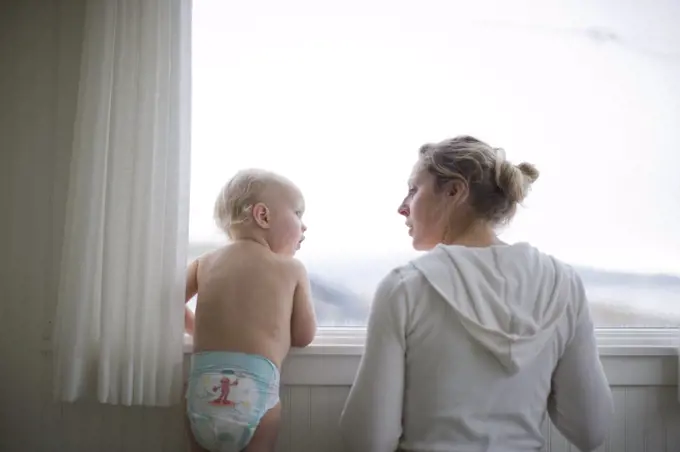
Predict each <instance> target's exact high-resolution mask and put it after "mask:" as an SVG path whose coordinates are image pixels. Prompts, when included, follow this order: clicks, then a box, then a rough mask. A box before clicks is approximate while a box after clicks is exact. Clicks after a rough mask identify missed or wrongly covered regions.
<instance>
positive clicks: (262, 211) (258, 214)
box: [252, 202, 270, 229]
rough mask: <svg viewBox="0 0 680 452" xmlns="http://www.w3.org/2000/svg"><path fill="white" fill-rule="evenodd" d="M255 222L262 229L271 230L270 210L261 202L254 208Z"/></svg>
mask: <svg viewBox="0 0 680 452" xmlns="http://www.w3.org/2000/svg"><path fill="white" fill-rule="evenodd" d="M252 212H253V220H255V223H256V224H257V225H258V226H259V227H261V228H262V229H269V225H270V223H269V219H270V218H269V217H270V215H269V209H268V208H267V206H266V205H265V204H263V203H261V202H258V203H257V204H255V205H254V206H253V210H252Z"/></svg>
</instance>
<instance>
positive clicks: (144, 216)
mask: <svg viewBox="0 0 680 452" xmlns="http://www.w3.org/2000/svg"><path fill="white" fill-rule="evenodd" d="M190 35H191V3H190V1H189V0H107V1H101V0H89V1H88V3H87V10H86V16H85V31H84V36H83V53H82V61H81V70H80V86H79V94H78V96H79V97H78V108H77V115H76V120H75V124H74V143H73V157H72V161H71V168H70V180H69V191H68V198H67V206H66V209H67V211H66V218H67V219H66V225H65V232H64V241H63V254H62V256H63V258H62V265H61V279H60V287H59V297H58V303H57V310H56V319H55V326H54V332H53V349H54V360H55V362H54V370H55V378H54V391H55V396H56V398H57V399H58V400H63V401H74V400H77V399H80V398H90V397H95V396H96V398H97V399H98V400H99V401H100V402H102V403H110V404H123V405H147V406H168V405H172V404H174V403H178V402H179V400H180V393H181V386H182V385H181V379H182V360H183V355H182V343H183V337H184V335H183V318H184V317H183V312H184V311H183V305H184V300H183V297H184V269H185V267H186V252H187V250H186V246H187V245H186V244H187V239H188V213H189V174H190V167H189V157H190V155H189V153H190V102H191V100H190V97H191V96H190V89H191V88H190V86H191V80H190V74H191V70H190V64H191V62H190V56H191V55H190V53H191V52H190V49H191V45H190Z"/></svg>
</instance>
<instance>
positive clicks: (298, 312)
mask: <svg viewBox="0 0 680 452" xmlns="http://www.w3.org/2000/svg"><path fill="white" fill-rule="evenodd" d="M293 262H294V265H295V275H296V277H297V286H296V287H295V294H294V295H293V314H292V316H291V321H290V345H292V346H293V347H306V346H308V345H309V344H311V342H312V341H313V340H314V336H315V335H316V315H315V314H314V305H313V303H312V295H311V292H312V291H311V289H310V287H309V278H308V277H307V270H306V269H305V267H304V265H302V263H301V262H299V261H297V260H295V261H293Z"/></svg>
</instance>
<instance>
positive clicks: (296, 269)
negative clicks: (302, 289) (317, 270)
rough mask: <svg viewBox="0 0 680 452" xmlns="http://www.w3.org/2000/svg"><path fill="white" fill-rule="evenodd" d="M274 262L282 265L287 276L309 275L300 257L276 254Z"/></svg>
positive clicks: (301, 276)
mask: <svg viewBox="0 0 680 452" xmlns="http://www.w3.org/2000/svg"><path fill="white" fill-rule="evenodd" d="M272 263H273V264H274V265H276V266H278V267H280V268H281V269H282V270H283V272H284V273H285V274H286V275H287V276H290V277H292V278H297V279H300V278H306V277H307V269H306V268H305V265H304V264H303V263H302V261H300V260H299V259H296V258H294V257H289V256H281V255H275V258H274V259H273V261H272Z"/></svg>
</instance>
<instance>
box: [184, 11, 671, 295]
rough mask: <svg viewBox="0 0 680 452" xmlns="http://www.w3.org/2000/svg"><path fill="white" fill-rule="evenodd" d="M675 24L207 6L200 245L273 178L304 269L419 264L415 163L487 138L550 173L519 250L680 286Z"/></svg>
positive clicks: (666, 15)
mask: <svg viewBox="0 0 680 452" xmlns="http://www.w3.org/2000/svg"><path fill="white" fill-rule="evenodd" d="M678 23H680V3H677V2H672V1H666V2H654V3H651V4H645V3H642V2H637V3H635V2H628V3H625V4H622V3H619V2H615V1H598V2H586V1H570V2H566V1H563V2H526V1H524V2H518V1H511V2H501V1H494V2H486V1H481V2H470V1H467V2H462V1H440V2H432V1H422V2H392V1H390V2H388V1H386V0H369V1H358V0H350V1H344V2H331V3H329V2H311V1H300V0H292V1H289V2H275V1H273V0H269V1H255V2H236V1H224V0H197V1H195V2H194V30H193V33H194V37H193V118H192V121H193V138H192V185H191V220H190V221H191V225H190V239H191V241H192V242H194V243H196V242H216V241H221V240H222V237H221V235H220V233H219V232H218V231H217V230H216V227H215V226H214V223H213V220H212V206H213V202H214V199H215V196H216V195H217V193H218V190H219V189H220V187H221V186H222V185H223V184H224V183H225V182H226V180H227V179H228V178H229V177H230V176H231V175H232V174H233V173H234V172H235V171H236V170H238V169H240V168H243V167H249V166H257V167H264V168H268V169H271V170H274V171H279V172H281V173H283V174H285V175H286V176H288V177H290V178H291V179H293V180H294V181H295V182H297V183H298V184H299V185H300V187H301V188H302V190H303V191H304V193H305V195H306V200H307V213H306V214H305V221H306V223H307V225H308V227H309V231H308V233H307V240H306V241H305V243H304V244H303V251H302V252H301V253H300V257H301V258H302V259H303V260H304V261H306V262H320V261H333V260H344V261H347V262H352V261H355V260H362V259H390V258H391V257H392V256H395V255H400V256H401V255H406V256H407V255H408V253H409V250H410V242H409V237H408V235H407V233H406V228H405V227H404V222H403V219H402V218H401V217H399V216H398V215H397V213H396V209H397V206H398V204H399V202H400V201H401V199H402V197H403V196H404V195H405V192H406V180H407V178H408V175H409V172H410V169H411V166H412V164H413V163H414V161H415V158H416V153H417V149H418V147H419V146H420V145H421V144H422V143H424V142H428V141H438V140H441V139H443V138H446V137H450V136H454V135H458V134H472V135H474V136H477V137H478V138H480V139H482V140H484V141H487V142H489V143H490V144H491V145H493V146H500V147H503V148H505V149H506V152H507V155H508V157H509V158H510V159H511V160H513V161H515V162H519V161H522V160H525V161H529V162H532V163H534V164H535V165H536V166H537V167H538V169H539V170H540V171H541V176H540V178H539V180H538V181H537V182H536V184H535V185H534V188H533V191H532V193H531V194H530V195H529V197H528V199H527V200H526V202H525V208H524V209H520V211H519V212H518V215H517V217H516V219H515V220H514V222H513V223H512V225H511V226H510V227H509V228H507V229H506V230H505V231H504V234H503V238H504V239H506V240H508V241H511V242H515V241H530V242H531V243H533V244H534V245H536V246H538V247H539V248H542V249H543V250H544V251H546V252H549V253H553V254H555V255H557V256H558V257H560V258H562V259H563V260H565V261H567V262H570V263H573V264H576V265H581V266H585V267H592V268H597V269H603V270H616V271H626V272H635V273H655V272H661V273H666V274H676V275H677V274H680V234H679V233H678V224H680V177H678V175H677V173H678V171H679V168H680V127H678V126H679V125H680V27H678V26H677V24H678ZM650 24H654V25H653V26H651V25H650ZM676 293H677V292H676Z"/></svg>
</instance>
